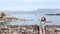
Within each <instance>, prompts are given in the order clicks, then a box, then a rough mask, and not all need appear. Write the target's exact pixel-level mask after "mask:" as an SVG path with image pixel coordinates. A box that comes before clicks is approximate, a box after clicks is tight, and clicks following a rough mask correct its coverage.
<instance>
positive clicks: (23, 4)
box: [0, 0, 60, 11]
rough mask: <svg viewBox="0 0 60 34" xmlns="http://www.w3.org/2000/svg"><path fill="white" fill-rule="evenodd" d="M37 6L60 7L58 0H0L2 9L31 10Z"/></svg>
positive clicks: (44, 7)
mask: <svg viewBox="0 0 60 34" xmlns="http://www.w3.org/2000/svg"><path fill="white" fill-rule="evenodd" d="M39 8H42V9H51V8H54V9H55V8H58V9H60V0H0V10H3V11H33V10H37V9H39Z"/></svg>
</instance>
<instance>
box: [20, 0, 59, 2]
mask: <svg viewBox="0 0 60 34" xmlns="http://www.w3.org/2000/svg"><path fill="white" fill-rule="evenodd" d="M21 1H22V2H59V1H60V0H21Z"/></svg>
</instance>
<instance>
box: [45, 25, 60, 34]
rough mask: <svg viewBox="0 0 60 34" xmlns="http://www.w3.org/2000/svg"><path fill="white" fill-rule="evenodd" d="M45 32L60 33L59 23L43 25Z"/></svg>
mask: <svg viewBox="0 0 60 34" xmlns="http://www.w3.org/2000/svg"><path fill="white" fill-rule="evenodd" d="M45 31H46V34H60V26H59V25H46V26H45Z"/></svg>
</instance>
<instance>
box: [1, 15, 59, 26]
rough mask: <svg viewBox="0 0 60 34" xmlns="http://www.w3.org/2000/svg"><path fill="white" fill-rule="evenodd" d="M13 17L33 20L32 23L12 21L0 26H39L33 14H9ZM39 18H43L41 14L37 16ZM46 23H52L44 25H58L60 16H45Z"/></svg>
mask: <svg viewBox="0 0 60 34" xmlns="http://www.w3.org/2000/svg"><path fill="white" fill-rule="evenodd" d="M11 15H12V16H13V17H17V18H22V17H23V18H28V19H33V21H24V22H23V21H14V22H8V23H0V25H39V24H40V21H39V20H38V19H37V18H36V16H35V14H11ZM39 16H40V18H41V17H42V16H45V15H43V14H40V15H39ZM45 17H46V19H47V21H49V20H50V21H52V23H46V24H48V25H60V16H45Z"/></svg>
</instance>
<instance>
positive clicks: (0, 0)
mask: <svg viewBox="0 0 60 34" xmlns="http://www.w3.org/2000/svg"><path fill="white" fill-rule="evenodd" d="M13 1H16V0H0V2H13Z"/></svg>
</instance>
